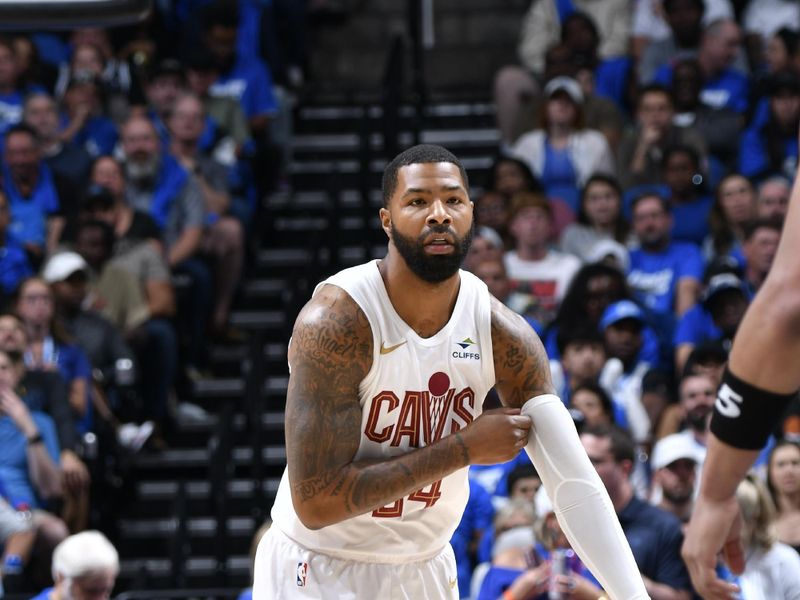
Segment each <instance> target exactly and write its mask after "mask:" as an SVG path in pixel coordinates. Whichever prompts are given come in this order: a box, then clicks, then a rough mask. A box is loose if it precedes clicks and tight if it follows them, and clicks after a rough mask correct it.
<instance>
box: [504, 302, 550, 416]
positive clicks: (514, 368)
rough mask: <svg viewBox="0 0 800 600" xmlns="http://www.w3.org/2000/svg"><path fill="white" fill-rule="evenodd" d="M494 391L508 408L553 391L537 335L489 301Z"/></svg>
mask: <svg viewBox="0 0 800 600" xmlns="http://www.w3.org/2000/svg"><path fill="white" fill-rule="evenodd" d="M492 347H493V349H494V369H495V377H496V379H497V381H496V388H497V390H498V392H499V393H500V395H501V397H503V400H504V402H505V403H506V404H507V405H509V406H522V404H524V403H525V402H526V401H527V400H528V399H529V398H532V397H534V396H538V395H540V394H549V393H552V392H553V384H552V382H551V379H550V365H549V362H548V358H547V354H546V352H545V350H544V346H543V345H542V342H541V340H539V336H538V335H536V332H535V331H534V330H533V327H531V326H530V325H529V324H528V323H527V322H526V321H525V319H523V318H522V317H521V316H520V315H519V314H517V313H515V312H514V311H512V310H511V309H510V308H508V307H507V306H505V305H504V304H503V303H502V302H500V301H499V300H497V299H496V298H492Z"/></svg>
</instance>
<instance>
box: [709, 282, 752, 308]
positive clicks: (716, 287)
mask: <svg viewBox="0 0 800 600" xmlns="http://www.w3.org/2000/svg"><path fill="white" fill-rule="evenodd" d="M728 290H736V291H738V292H740V293H741V294H742V296H746V294H745V289H744V284H743V283H742V280H741V279H739V278H738V277H737V276H736V275H734V274H733V273H720V274H719V275H714V276H713V277H712V278H711V279H709V281H708V285H707V286H706V289H705V291H704V292H703V296H702V302H703V305H704V306H705V307H706V308H708V307H709V305H710V304H711V300H712V299H713V298H714V296H716V295H717V294H719V293H721V292H725V291H728Z"/></svg>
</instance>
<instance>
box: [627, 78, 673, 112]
mask: <svg viewBox="0 0 800 600" xmlns="http://www.w3.org/2000/svg"><path fill="white" fill-rule="evenodd" d="M647 94H662V95H664V96H666V97H667V99H668V100H669V103H670V104H675V99H674V98H673V97H672V92H671V91H670V90H669V88H668V87H667V86H665V85H662V84H660V83H648V84H647V85H644V86H642V87H641V88H639V91H638V92H637V94H636V106H637V107H638V106H639V103H640V102H641V101H642V99H643V98H644V97H645V95H647Z"/></svg>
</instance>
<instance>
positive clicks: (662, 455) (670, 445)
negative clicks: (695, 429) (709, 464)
mask: <svg viewBox="0 0 800 600" xmlns="http://www.w3.org/2000/svg"><path fill="white" fill-rule="evenodd" d="M682 458H688V459H689V460H692V461H694V462H696V463H700V462H702V456H701V454H700V451H699V450H698V448H697V445H696V444H695V442H694V441H692V440H691V439H689V438H688V437H687V436H685V435H683V434H680V433H673V434H672V435H668V436H666V437H663V438H661V439H660V440H658V442H656V445H655V446H654V447H653V456H652V458H651V459H650V464H651V466H652V467H653V469H654V470H655V469H663V468H664V467H668V466H669V465H671V464H672V463H674V462H675V461H676V460H680V459H682Z"/></svg>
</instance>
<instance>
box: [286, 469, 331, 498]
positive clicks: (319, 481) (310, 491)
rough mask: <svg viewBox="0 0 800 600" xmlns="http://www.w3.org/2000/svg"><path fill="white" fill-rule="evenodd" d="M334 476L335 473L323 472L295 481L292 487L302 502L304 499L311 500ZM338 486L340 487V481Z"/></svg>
mask: <svg viewBox="0 0 800 600" xmlns="http://www.w3.org/2000/svg"><path fill="white" fill-rule="evenodd" d="M335 477H336V474H335V473H323V474H322V475H321V476H320V477H314V478H311V479H306V480H305V481H301V482H299V483H296V484H295V485H294V486H292V487H293V488H294V493H295V495H296V496H297V497H298V498H299V499H300V500H301V501H302V502H305V501H306V500H311V499H312V498H314V497H315V496H316V495H317V494H319V493H320V492H321V491H322V490H324V489H325V488H327V487H328V486H329V485H330V484H331V482H332V481H333V479H334V478H335ZM339 487H341V483H340V484H339Z"/></svg>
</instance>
